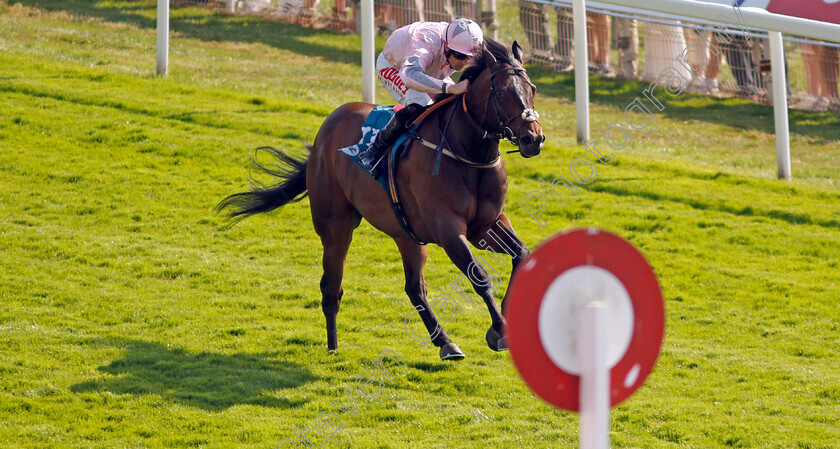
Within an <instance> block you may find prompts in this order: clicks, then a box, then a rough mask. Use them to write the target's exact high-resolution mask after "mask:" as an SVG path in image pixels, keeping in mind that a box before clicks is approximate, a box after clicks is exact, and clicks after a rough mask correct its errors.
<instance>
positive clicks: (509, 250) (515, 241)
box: [471, 214, 531, 314]
mask: <svg viewBox="0 0 840 449" xmlns="http://www.w3.org/2000/svg"><path fill="white" fill-rule="evenodd" d="M471 242H472V244H473V245H475V246H477V247H479V248H483V249H486V250H488V251H493V252H495V253H499V254H507V255H508V256H510V257H511V270H510V277H511V280H512V279H513V273H515V272H516V268H517V267H518V266H519V264H520V263H522V261H524V260H525V259H527V258H528V256H529V255H530V254H531V251H529V250H528V247H527V246H525V243H523V242H522V240H520V239H519V237H517V236H516V233H514V232H513V226H512V225H511V224H510V220H509V219H508V217H507V216H506V215H505V214H502V215H501V216H500V217H499V219H498V220H496V221H495V222H494V223H493V224H492V225H490V226H489V227H488V228H487V229H486V230H484V232H482V233H479V234H478V235H477V236H475V237H474V238H473V239H472V240H471ZM509 293H510V284H508V289H507V290H506V291H505V298H504V299H503V300H502V314H504V312H505V310H506V309H505V307H506V305H507V299H508V294H509Z"/></svg>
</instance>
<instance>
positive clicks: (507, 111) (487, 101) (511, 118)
mask: <svg viewBox="0 0 840 449" xmlns="http://www.w3.org/2000/svg"><path fill="white" fill-rule="evenodd" d="M471 69H472V70H470V69H468V71H467V72H465V73H464V76H467V77H471V79H472V80H471V83H470V89H469V91H468V95H470V96H471V97H472V102H473V104H482V103H483V108H484V117H483V119H482V122H481V125H482V126H484V127H485V128H486V129H487V130H488V131H491V132H495V133H496V134H497V135H498V136H499V137H500V138H504V139H507V140H509V141H510V142H511V143H513V144H514V145H516V146H518V147H519V153H520V154H521V155H522V156H523V157H532V156H536V155H538V154H540V151H541V150H542V146H543V143H544V142H545V135H544V134H543V131H542V127H541V126H540V123H539V120H538V119H539V117H540V116H539V114H537V111H535V110H534V95H535V94H536V92H537V86H535V85H534V84H533V83H531V80H530V78H528V73H527V72H526V71H525V68H524V67H522V47H520V46H519V44H518V43H517V42H514V43H513V46H512V48H511V49H510V50H508V49H507V47H504V46H503V45H501V44H499V43H498V42H496V41H493V40H492V39H485V46H484V50H483V51H482V53H481V56H480V57H479V58H478V60H477V61H476V62H475V65H474V66H473V67H472V68H471ZM470 72H472V73H470Z"/></svg>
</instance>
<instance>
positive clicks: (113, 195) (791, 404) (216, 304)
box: [0, 0, 840, 449]
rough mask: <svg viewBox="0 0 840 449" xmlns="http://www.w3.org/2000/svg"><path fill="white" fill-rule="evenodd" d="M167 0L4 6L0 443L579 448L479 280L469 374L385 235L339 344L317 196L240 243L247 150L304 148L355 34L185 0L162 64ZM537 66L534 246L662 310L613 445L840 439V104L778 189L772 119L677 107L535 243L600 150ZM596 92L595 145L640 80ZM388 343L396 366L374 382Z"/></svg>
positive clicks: (723, 108) (569, 94) (806, 132)
mask: <svg viewBox="0 0 840 449" xmlns="http://www.w3.org/2000/svg"><path fill="white" fill-rule="evenodd" d="M154 3H155V2H153V1H148V0H136V1H128V0H126V1H96V0H87V1H82V0H63V1H59V0H44V1H42V0H23V1H20V2H17V1H9V0H2V1H0V92H1V93H0V274H2V277H0V341H2V351H0V444H2V446H3V447H27V448H36V447H37V448H42V447H68V448H69V447H73V448H76V447H96V448H100V447H101V448H106V447H107V448H111V447H120V448H122V447H132V448H133V447H137V448H180V447H207V448H230V447H242V448H245V447H248V448H271V447H274V446H275V445H277V444H278V443H280V442H281V441H283V440H284V439H291V440H294V439H295V438H297V436H296V434H302V433H305V432H307V429H309V437H310V438H311V442H312V444H313V445H314V446H318V445H321V444H323V447H330V448H332V447H335V448H350V447H354V448H370V447H372V448H453V447H457V448H475V447H503V448H518V447H528V448H531V447H533V448H549V447H550V448H556V447H567V448H573V447H577V429H578V417H577V416H576V415H574V414H570V413H566V412H561V411H557V410H554V409H552V408H551V407H550V406H548V405H546V404H544V403H542V402H541V401H540V400H538V399H536V398H535V397H534V396H533V395H532V394H531V393H530V392H529V390H528V389H527V387H526V386H525V385H524V384H523V383H522V381H521V380H520V378H519V377H518V375H517V374H516V371H515V370H514V368H513V365H512V364H511V363H510V360H509V355H508V354H506V353H495V352H492V351H490V350H489V349H487V347H486V345H485V343H484V338H483V335H484V331H485V330H486V329H487V326H488V325H489V320H488V317H487V312H486V309H485V308H484V306H483V305H482V304H480V301H479V300H478V299H477V297H476V296H475V295H474V294H472V295H470V296H469V302H463V304H462V305H463V307H464V311H463V312H462V313H460V314H459V315H458V316H457V317H455V319H454V320H452V322H451V323H447V324H446V327H447V330H448V332H449V334H450V336H451V337H452V338H453V340H454V341H455V342H456V343H458V344H459V345H460V346H461V348H462V349H463V350H464V351H465V352H466V353H467V358H466V359H465V360H464V361H462V362H460V363H443V362H440V361H439V359H438V356H437V350H436V349H435V348H434V347H432V346H431V345H430V344H420V343H417V342H415V341H413V340H412V339H411V338H409V337H408V336H407V334H406V331H405V327H404V322H403V320H404V317H405V316H406V314H407V313H408V312H409V311H410V310H411V305H410V303H409V301H408V299H407V298H406V297H405V295H404V293H403V292H402V290H403V276H402V265H401V263H400V261H399V256H398V252H397V250H396V247H395V245H394V244H393V243H391V241H390V240H389V239H388V238H387V237H385V236H384V235H382V234H380V233H378V232H377V231H375V230H374V229H373V228H371V227H370V226H369V225H367V224H366V223H365V224H363V225H362V226H361V227H360V228H359V229H358V230H357V232H356V234H355V241H354V244H353V247H352V248H351V251H350V255H349V258H348V265H347V270H346V276H345V283H344V288H345V291H346V293H345V296H344V301H343V308H342V311H341V313H340V314H339V348H340V349H339V351H338V352H337V353H332V354H331V353H328V352H327V350H326V335H325V331H324V324H323V315H322V312H321V308H320V293H319V290H318V280H319V278H320V274H321V272H320V263H321V262H320V254H321V248H320V243H319V241H318V239H317V236H316V235H315V233H314V231H313V230H312V228H311V223H310V218H309V210H308V201H306V200H304V201H302V202H300V203H296V204H292V205H290V206H288V207H286V208H285V209H283V210H282V211H279V212H276V213H271V214H268V215H266V216H258V217H254V218H251V219H249V220H247V221H244V222H243V223H241V224H239V225H238V226H236V227H234V228H231V229H226V228H225V226H224V222H223V220H221V219H220V218H218V217H216V216H214V214H213V211H212V209H213V207H214V206H215V205H216V203H217V202H218V201H219V200H220V199H221V198H223V197H224V196H226V195H228V194H230V193H234V192H238V191H242V190H244V189H246V188H247V176H248V173H249V171H248V152H249V151H251V150H252V149H254V148H255V147H257V146H260V145H274V146H278V147H282V148H287V149H289V150H290V151H292V152H293V153H297V154H300V153H302V152H303V143H304V142H305V141H311V140H312V139H313V137H314V135H315V133H316V132H317V130H318V127H319V125H320V123H321V122H322V121H323V119H324V118H325V117H326V115H327V114H328V113H329V112H330V111H331V110H332V109H333V108H335V107H337V106H338V105H340V104H342V103H344V102H348V101H355V100H358V98H359V97H360V93H359V87H358V86H359V82H360V78H361V76H360V66H359V63H358V61H359V48H360V39H359V37H358V36H355V35H338V34H331V33H328V32H325V31H315V30H309V29H303V28H298V27H294V26H288V25H283V24H280V23H277V22H271V21H264V20H262V19H259V18H254V17H229V16H226V15H220V14H217V13H215V12H213V11H208V10H203V9H198V8H176V9H174V10H173V25H172V30H173V36H172V40H171V44H172V51H171V55H170V61H171V67H170V71H171V75H170V77H169V78H165V79H164V78H156V77H154V70H155V55H154V48H155V31H154V17H155V11H154ZM377 44H378V46H379V47H380V48H381V45H382V44H383V42H382V41H381V40H379V41H377ZM529 72H530V73H531V77H532V80H534V82H535V83H536V84H537V85H538V86H539V95H538V99H537V109H538V110H539V112H540V114H541V123H542V124H543V126H544V128H545V131H546V135H547V136H548V141H547V144H546V148H545V150H544V152H543V154H542V155H540V156H539V157H538V158H535V159H529V160H525V159H522V158H518V157H516V156H514V155H507V156H506V164H507V166H508V171H509V174H510V180H509V181H510V185H511V186H510V192H509V198H508V204H507V209H508V213H509V215H510V216H511V219H512V220H513V223H514V226H515V227H516V229H517V232H518V233H519V235H520V236H521V237H522V238H523V240H524V241H525V242H526V243H527V244H528V245H530V246H532V247H533V246H536V245H538V244H539V242H540V241H542V240H544V239H546V238H547V237H549V236H550V235H552V234H553V233H556V232H560V231H563V230H567V229H571V228H574V227H581V226H599V227H602V228H604V229H608V230H611V231H613V232H616V233H618V234H621V235H622V236H624V237H626V238H627V239H629V240H630V241H632V242H633V243H634V244H635V245H636V246H637V247H639V248H640V249H641V251H642V252H643V253H644V254H645V256H646V257H647V258H648V260H649V261H650V263H651V265H652V266H653V267H654V269H655V271H656V272H657V274H658V276H659V279H660V283H661V285H662V289H663V293H664V296H665V300H666V304H665V306H666V313H667V324H666V337H665V342H664V345H663V350H662V355H661V357H660V360H659V362H658V364H657V366H656V368H655V369H654V371H653V373H652V374H651V376H650V377H649V378H648V380H647V383H646V384H645V386H643V387H642V388H641V389H640V390H639V391H638V393H637V394H636V395H634V396H633V397H632V398H630V399H629V400H628V401H627V402H625V403H623V404H621V405H620V406H619V407H617V408H616V409H614V410H613V414H612V443H613V446H614V447H622V448H630V447H632V448H644V449H648V448H672V447H690V448H701V449H707V448H727V447H753V448H759V447H761V448H778V449H791V448H802V449H804V448H810V449H817V448H819V449H828V448H837V447H840V446H838V444H840V443H838V442H840V355H838V353H840V307H838V304H840V269H838V268H840V267H838V263H839V262H838V261H840V190H838V187H837V182H838V173H840V119H839V118H838V116H837V115H836V114H834V115H832V114H831V113H805V112H801V111H791V131H792V133H793V137H792V159H793V160H794V165H793V176H794V180H793V181H792V182H782V181H777V180H775V172H776V162H775V140H774V136H773V118H772V109H771V108H769V107H765V106H758V105H754V104H752V103H749V102H746V101H742V100H735V99H729V100H721V99H715V98H709V97H700V96H688V95H681V96H678V97H674V98H672V99H670V100H669V101H666V102H665V105H666V108H665V110H664V111H662V112H659V113H657V114H656V117H657V120H658V131H657V132H656V133H655V134H654V135H652V136H651V137H649V138H646V139H636V138H634V140H633V142H632V146H631V148H627V149H624V150H622V151H620V152H616V153H617V156H616V161H615V162H613V163H612V164H610V165H602V164H599V166H598V173H597V179H596V180H595V181H593V182H591V183H590V184H586V185H580V186H579V187H580V188H581V193H580V195H579V196H577V197H567V198H566V199H567V201H568V206H567V207H565V208H564V207H561V206H560V205H559V204H557V203H549V204H548V205H547V207H546V209H545V211H544V213H543V215H542V218H543V219H545V221H546V223H547V225H546V226H545V227H542V226H540V224H538V223H537V222H536V221H535V220H534V219H533V218H532V217H531V216H530V215H529V214H528V213H527V211H525V210H524V209H523V208H522V207H521V206H520V204H519V202H520V201H521V200H522V199H523V198H525V197H526V195H527V194H528V193H529V192H532V191H535V190H537V189H539V184H538V182H537V181H538V180H539V179H541V178H543V179H546V180H549V181H550V180H551V179H554V178H555V177H557V176H561V175H562V176H568V174H569V163H570V162H571V161H572V160H573V159H574V158H575V157H577V156H580V155H583V154H585V153H584V152H585V150H584V148H583V147H580V146H577V145H576V144H575V142H574V135H575V134H574V132H575V131H574V116H575V112H574V105H573V103H572V100H573V98H574V95H573V84H574V82H573V79H572V78H571V76H570V75H568V74H556V73H554V72H551V71H547V70H543V69H539V68H533V69H531V70H529ZM591 86H592V99H593V105H592V130H593V136H597V135H599V134H600V133H601V131H602V130H603V129H604V128H605V127H606V126H607V125H608V124H610V123H612V122H614V121H618V120H621V119H622V117H623V110H624V107H625V106H627V105H628V104H629V103H630V102H632V101H633V99H634V98H636V97H640V96H641V91H642V90H644V89H645V88H646V86H645V85H642V84H638V83H626V82H620V81H617V80H601V79H594V78H593V79H592V85H591ZM377 100H378V101H380V102H388V101H389V99H388V97H387V94H386V93H385V92H384V90H380V91H378V92H377ZM504 149H505V150H508V149H510V147H505V148H504ZM426 274H427V282H428V287H429V292H430V295H431V296H432V297H434V296H436V295H438V294H441V293H450V294H451V293H452V287H451V286H450V284H451V283H452V282H453V281H455V280H456V279H457V275H458V273H457V271H456V269H455V268H454V266H453V265H452V264H451V263H450V262H449V261H448V260H447V258H446V256H445V254H444V253H443V251H441V250H440V248H437V247H432V248H430V259H429V264H428V267H427V273H426ZM506 282H507V272H506V270H505V275H504V276H503V284H506ZM501 290H503V287H502V288H500V291H499V292H497V296H499V298H501V294H502V291H501ZM385 350H391V351H393V354H396V355H398V356H399V357H400V358H401V360H402V361H403V362H404V365H400V364H389V363H387V362H386V363H383V364H382V365H383V368H378V367H377V365H375V364H374V362H375V361H376V360H377V359H379V358H380V355H381V354H384V353H383V351H385ZM382 369H387V370H388V372H389V373H390V374H391V376H390V377H389V376H387V375H382V376H381V380H382V387H381V389H380V390H378V391H376V394H371V395H370V396H371V397H370V398H365V397H362V396H360V395H359V394H358V392H356V390H355V385H356V384H355V382H356V379H357V378H359V377H360V376H363V373H365V372H366V371H374V372H378V371H381V370H382ZM377 385H379V384H376V383H374V384H373V386H377ZM348 391H351V392H352V393H353V397H352V400H351V399H348V396H347V392H348ZM340 409H344V410H345V411H344V412H342V411H340ZM331 410H332V411H337V414H336V415H330V414H329V413H326V414H324V412H329V411H331ZM319 416H320V417H321V418H320V419H321V421H320V423H321V424H322V425H324V426H325V428H327V429H329V430H331V431H332V432H333V433H334V435H333V437H332V438H330V439H326V438H325V437H323V436H319V435H316V430H314V428H315V426H316V425H317V423H318V419H319ZM329 417H334V418H335V419H336V421H335V422H333V423H332V426H329V424H330V423H329V422H328V420H327V419H326V418H329ZM322 430H323V429H322ZM286 447H305V445H304V444H303V443H300V442H294V443H291V444H288V445H286Z"/></svg>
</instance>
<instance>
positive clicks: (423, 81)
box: [400, 49, 469, 95]
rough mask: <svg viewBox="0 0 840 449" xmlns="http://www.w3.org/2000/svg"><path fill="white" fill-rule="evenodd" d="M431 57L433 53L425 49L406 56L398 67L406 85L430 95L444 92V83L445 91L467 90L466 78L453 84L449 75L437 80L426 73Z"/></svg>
mask: <svg viewBox="0 0 840 449" xmlns="http://www.w3.org/2000/svg"><path fill="white" fill-rule="evenodd" d="M432 59H433V55H432V54H431V53H429V52H428V51H427V50H425V49H421V50H417V51H414V52H412V53H409V54H408V56H406V58H405V62H404V63H403V66H402V68H400V77H401V78H402V79H403V82H405V85H406V87H408V88H409V89H414V90H417V91H420V92H425V93H427V94H431V95H435V94H439V93H442V92H444V90H443V86H444V84H446V93H450V94H456V95H457V94H460V93H464V92H465V91H466V90H467V85H468V84H469V83H468V82H467V81H466V80H464V81H461V82H460V83H458V84H454V83H453V82H452V79H450V78H449V77H446V79H445V80H439V79H437V78H433V77H431V76H429V75H426V68H427V67H428V66H429V65H431V64H432Z"/></svg>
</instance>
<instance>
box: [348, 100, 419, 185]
mask: <svg viewBox="0 0 840 449" xmlns="http://www.w3.org/2000/svg"><path fill="white" fill-rule="evenodd" d="M424 109H425V107H423V106H421V105H419V104H410V105H407V106H406V107H404V108H402V109H400V110H399V111H397V112H396V113H395V114H394V116H393V117H391V120H390V121H388V124H386V125H385V127H384V128H382V131H379V134H377V136H376V140H375V141H374V142H373V143H372V144H371V145H370V147H369V148H368V149H367V150H365V151H363V152H362V153H361V154H359V161H360V162H361V163H362V164H364V165H365V168H367V170H368V171H370V172H371V173H373V169H374V167H376V163H377V162H378V161H379V159H380V158H381V157H382V155H383V154H385V151H387V150H388V149H389V148H391V146H393V145H394V143H396V141H397V139H399V138H400V136H402V135H403V133H405V130H406V128H407V127H408V126H410V125H411V122H412V121H414V119H415V118H417V117H418V116H419V115H420V114H421V113H422V112H423V110H424Z"/></svg>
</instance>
